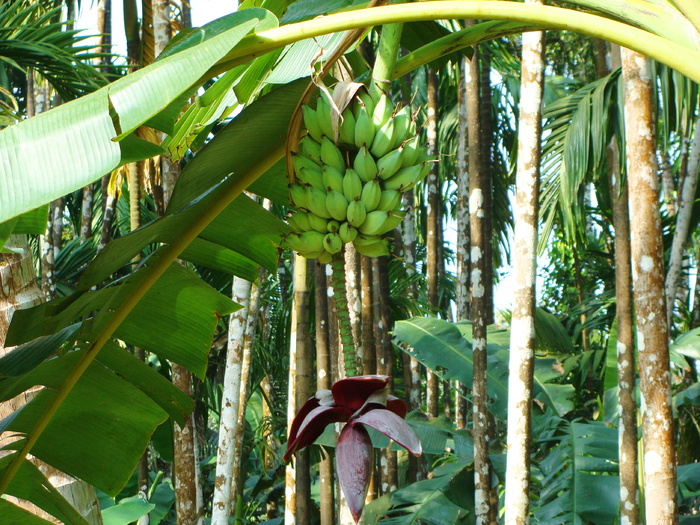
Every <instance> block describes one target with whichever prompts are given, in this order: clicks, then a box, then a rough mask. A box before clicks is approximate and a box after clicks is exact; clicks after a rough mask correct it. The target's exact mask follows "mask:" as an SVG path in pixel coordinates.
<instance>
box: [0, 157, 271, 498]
mask: <svg viewBox="0 0 700 525" xmlns="http://www.w3.org/2000/svg"><path fill="white" fill-rule="evenodd" d="M283 154H284V144H279V145H278V146H277V148H276V149H274V150H272V151H271V152H270V154H269V156H268V157H267V158H266V159H265V160H264V161H263V162H261V163H259V164H256V165H255V166H254V167H253V168H252V169H251V170H250V171H248V172H245V173H242V174H241V175H240V176H238V177H232V178H231V179H230V180H229V181H227V182H225V183H224V184H226V185H227V187H226V189H224V190H223V192H222V195H221V198H220V199H218V200H217V201H215V202H213V203H212V205H211V206H209V207H207V208H205V209H204V210H202V212H201V214H200V215H199V216H198V217H197V218H196V219H195V220H194V221H192V223H190V224H189V225H188V226H187V227H186V228H185V229H184V230H183V231H182V232H181V233H180V235H179V236H178V237H177V239H176V240H175V241H174V242H173V243H172V244H170V245H169V246H167V248H165V249H164V250H163V252H162V253H161V254H160V256H159V257H157V258H154V259H155V260H154V261H153V264H152V265H150V266H148V268H147V269H145V270H144V272H145V273H144V275H143V277H142V278H141V280H140V282H139V283H138V284H137V285H136V286H134V288H133V290H132V291H131V293H130V294H128V295H127V296H126V297H125V298H124V300H123V301H122V302H121V304H118V305H114V312H113V314H112V316H111V317H110V318H109V319H108V320H107V321H105V323H104V326H103V327H102V329H101V330H100V332H99V333H98V334H97V336H96V337H95V339H94V340H93V342H92V343H91V344H90V346H89V347H88V348H87V350H86V351H85V353H84V354H83V356H82V357H81V358H80V360H79V361H78V363H77V364H76V366H75V368H73V370H71V372H70V373H69V374H68V377H67V378H66V380H65V381H64V382H63V383H62V384H61V386H60V387H59V388H58V389H57V390H56V394H55V395H54V397H53V399H52V400H51V402H50V403H49V405H48V406H47V407H46V409H45V410H44V413H43V414H42V415H41V417H40V418H39V419H38V421H37V423H36V425H35V426H34V428H33V429H32V431H31V432H29V434H28V435H27V438H26V440H25V442H24V444H23V445H22V448H21V449H20V450H19V451H18V452H17V455H16V456H15V457H14V458H13V459H12V461H11V462H10V464H9V465H8V466H7V469H6V470H5V471H4V472H3V474H2V478H0V494H4V493H5V491H6V490H7V487H8V486H9V485H10V482H11V481H12V479H13V478H14V476H15V475H16V474H17V471H18V470H19V468H20V466H21V465H22V462H23V461H24V459H25V458H26V457H27V455H28V454H29V453H30V452H31V450H32V448H33V447H34V445H35V444H36V442H37V441H38V440H39V437H41V434H42V433H43V432H44V430H45V429H46V427H47V425H48V424H49V421H51V418H52V417H53V416H54V415H55V414H56V412H57V411H58V409H59V407H60V406H61V404H62V403H63V401H65V399H66V397H68V394H70V392H71V391H72V390H73V387H74V386H75V385H76V383H77V382H78V381H79V380H80V378H81V377H82V375H83V373H84V372H85V371H86V370H87V368H88V367H89V366H90V364H91V363H92V361H93V360H94V359H95V357H97V354H98V353H99V352H100V350H101V349H102V347H103V346H104V345H105V343H107V341H109V339H110V338H111V337H112V335H113V334H114V332H115V331H116V330H117V328H118V327H119V325H120V324H121V323H122V321H124V319H126V317H127V316H128V315H129V313H130V312H131V311H132V310H133V309H134V307H135V306H136V305H137V303H138V302H139V301H140V300H141V299H142V298H143V296H144V295H146V293H147V292H148V290H149V289H150V288H151V287H152V286H153V285H154V284H155V282H156V281H157V280H158V279H159V278H160V277H161V275H163V274H164V273H165V271H166V270H167V269H168V267H169V266H170V264H172V263H173V262H174V261H175V260H176V259H177V258H178V256H179V255H180V253H182V251H183V250H184V249H185V248H187V246H188V245H189V244H190V243H191V242H192V241H194V239H196V238H197V236H198V235H199V234H200V233H201V232H202V231H203V230H204V228H206V227H207V225H209V223H211V221H213V220H214V219H215V218H216V216H217V215H219V213H221V212H222V211H223V210H224V209H225V208H226V207H227V206H228V205H229V204H231V203H232V202H233V201H234V199H236V197H238V196H239V195H240V194H241V193H242V192H243V190H245V189H246V188H247V187H248V186H249V185H250V184H251V183H252V182H253V181H255V180H256V179H257V178H258V177H259V176H260V175H262V174H263V173H265V172H266V171H267V170H268V169H269V168H271V167H272V166H273V165H274V164H275V163H276V162H277V161H278V160H279V159H280V158H282V155H283Z"/></svg>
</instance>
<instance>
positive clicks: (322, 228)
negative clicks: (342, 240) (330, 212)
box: [306, 212, 330, 233]
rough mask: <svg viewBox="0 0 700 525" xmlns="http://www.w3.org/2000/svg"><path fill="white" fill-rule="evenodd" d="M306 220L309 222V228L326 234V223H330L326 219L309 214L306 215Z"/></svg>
mask: <svg viewBox="0 0 700 525" xmlns="http://www.w3.org/2000/svg"><path fill="white" fill-rule="evenodd" d="M306 218H307V219H308V220H309V226H311V229H312V230H315V231H317V232H319V233H328V223H329V222H330V221H329V220H328V219H324V218H323V217H319V216H318V215H316V214H315V213H311V212H309V213H307V214H306Z"/></svg>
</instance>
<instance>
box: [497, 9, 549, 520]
mask: <svg viewBox="0 0 700 525" xmlns="http://www.w3.org/2000/svg"><path fill="white" fill-rule="evenodd" d="M528 3H536V4H541V1H539V0H528ZM543 41H544V34H543V33H542V32H541V31H533V32H529V33H523V51H522V53H523V55H522V69H521V77H520V78H521V80H520V82H521V84H520V118H519V124H518V166H517V174H516V183H515V184H516V202H515V234H514V240H513V246H514V257H513V261H514V264H513V277H514V283H515V286H514V289H513V314H512V317H511V331H510V333H511V336H510V364H509V369H510V374H509V376H508V438H507V439H508V441H507V442H508V454H507V468H506V502H505V511H506V516H505V523H506V524H507V525H525V524H527V523H529V522H530V446H531V435H530V432H531V428H532V414H531V407H532V388H533V385H532V376H533V370H534V360H535V277H536V274H537V228H538V216H539V193H540V188H539V186H540V151H541V150H540V137H541V134H542V92H543V87H544V61H543V57H542V55H543V51H544V42H543Z"/></svg>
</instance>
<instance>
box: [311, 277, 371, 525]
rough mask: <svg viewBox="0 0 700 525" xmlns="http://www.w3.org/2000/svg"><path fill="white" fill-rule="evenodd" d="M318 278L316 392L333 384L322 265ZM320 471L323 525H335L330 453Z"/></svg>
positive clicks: (316, 295) (316, 303) (319, 468)
mask: <svg viewBox="0 0 700 525" xmlns="http://www.w3.org/2000/svg"><path fill="white" fill-rule="evenodd" d="M315 279H316V287H315V295H314V297H315V312H316V389H317V390H324V389H325V390H330V388H331V385H332V381H331V353H330V344H329V340H328V297H327V295H326V288H327V286H328V285H327V284H326V274H325V271H324V267H323V266H322V265H317V266H316V271H315ZM363 301H364V297H363ZM363 315H364V311H363ZM363 335H364V332H363ZM363 344H364V343H363ZM363 367H364V364H363ZM363 369H364V368H363ZM318 471H319V484H320V486H321V488H320V493H321V494H320V496H321V505H320V507H321V508H320V511H321V525H333V523H334V514H335V513H334V498H333V459H332V458H331V457H330V456H329V455H328V454H324V456H323V459H322V460H321V462H320V463H319V466H318Z"/></svg>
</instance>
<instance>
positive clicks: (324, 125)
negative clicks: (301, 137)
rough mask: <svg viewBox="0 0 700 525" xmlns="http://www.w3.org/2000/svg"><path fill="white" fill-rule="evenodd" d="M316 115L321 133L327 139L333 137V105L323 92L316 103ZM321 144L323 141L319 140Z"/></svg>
mask: <svg viewBox="0 0 700 525" xmlns="http://www.w3.org/2000/svg"><path fill="white" fill-rule="evenodd" d="M316 115H317V119H318V126H319V128H321V133H322V134H323V135H325V136H326V137H333V125H332V124H331V104H330V102H329V101H328V99H327V98H326V94H325V93H323V92H321V95H320V96H319V97H318V100H317V102H316ZM319 142H321V139H319Z"/></svg>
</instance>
